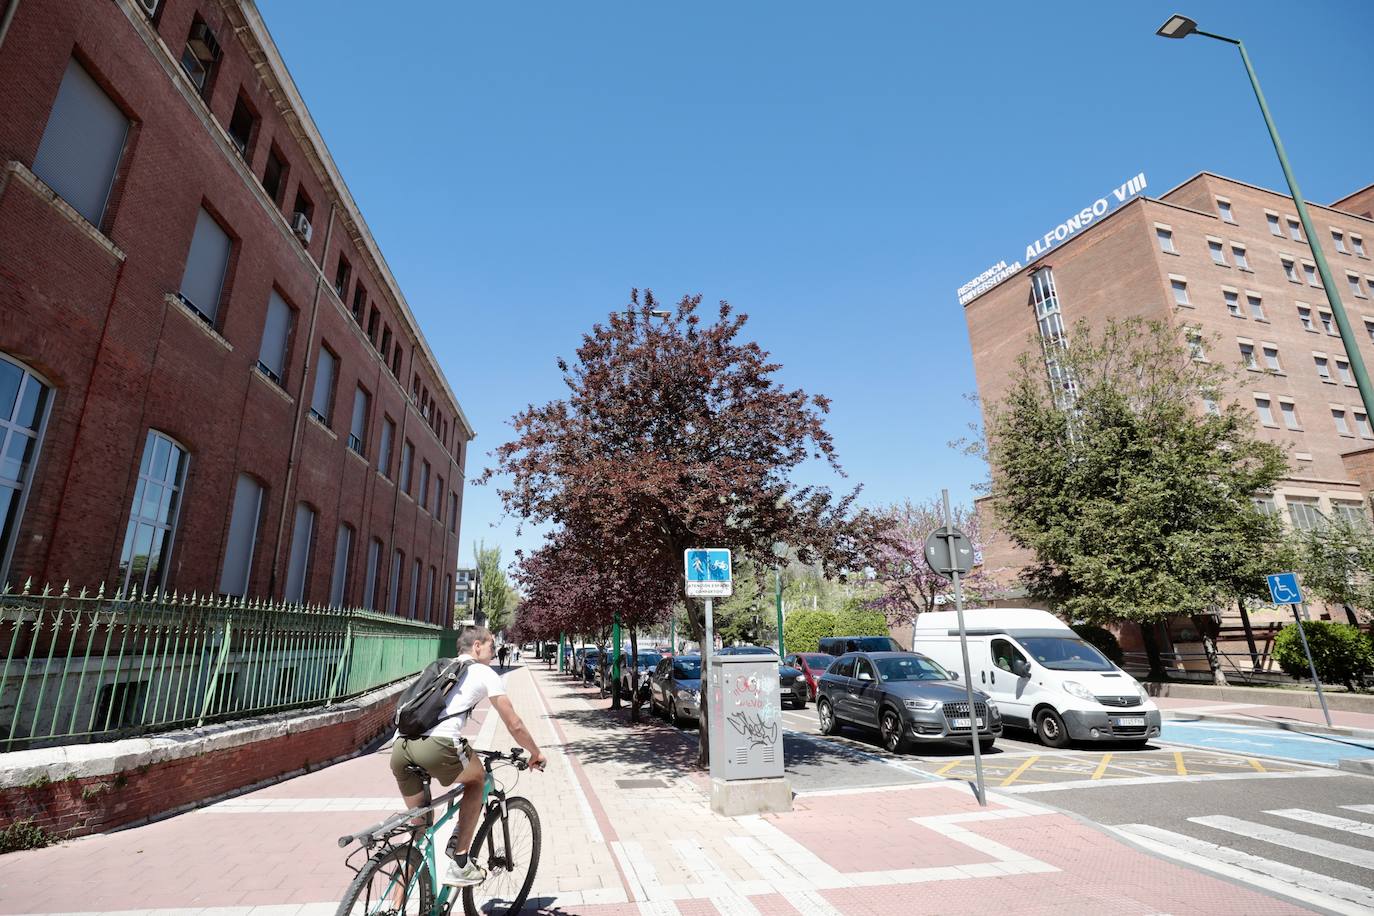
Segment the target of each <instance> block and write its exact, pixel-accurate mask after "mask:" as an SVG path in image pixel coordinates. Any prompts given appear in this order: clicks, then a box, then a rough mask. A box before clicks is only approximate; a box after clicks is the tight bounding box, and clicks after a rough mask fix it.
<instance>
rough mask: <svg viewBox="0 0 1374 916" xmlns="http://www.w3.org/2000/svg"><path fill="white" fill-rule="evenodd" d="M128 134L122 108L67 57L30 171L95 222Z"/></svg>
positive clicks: (102, 210)
mask: <svg viewBox="0 0 1374 916" xmlns="http://www.w3.org/2000/svg"><path fill="white" fill-rule="evenodd" d="M128 136H129V119H128V118H126V117H124V112H122V111H120V110H119V106H117V105H115V103H114V102H112V101H111V100H110V97H109V96H108V95H106V94H105V91H104V90H103V89H101V88H100V86H99V85H97V84H96V81H95V80H94V79H92V78H91V75H90V74H89V73H87V72H86V69H85V68H84V67H82V66H81V65H80V64H79V63H77V62H76V59H75V58H72V59H71V60H69V61H67V72H66V73H65V74H63V76H62V85H61V87H60V88H59V89H58V90H57V99H56V101H54V102H53V106H52V111H51V112H50V113H49V114H48V124H47V126H46V127H45V128H43V139H42V140H41V141H40V142H39V144H38V154H37V155H36V156H35V157H34V160H33V173H34V174H35V175H37V176H38V177H39V178H41V179H43V181H44V183H46V184H47V186H48V187H50V188H52V189H53V191H54V192H55V193H56V194H57V196H58V197H61V198H62V199H63V200H65V201H66V202H67V203H69V204H71V205H72V208H73V209H74V210H76V212H77V213H80V214H81V215H82V216H84V217H85V218H86V221H87V222H89V223H90V224H91V225H93V226H99V225H100V224H101V221H102V220H103V219H104V217H105V205H106V204H107V203H108V201H109V199H110V189H111V188H112V187H113V186H114V180H115V175H116V174H117V173H118V171H119V160H120V158H121V157H122V156H123V154H124V142H125V140H126V139H127V138H128Z"/></svg>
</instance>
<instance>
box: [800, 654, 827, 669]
mask: <svg viewBox="0 0 1374 916" xmlns="http://www.w3.org/2000/svg"><path fill="white" fill-rule="evenodd" d="M800 657H801V658H804V659H806V664H807V667H809V668H810V669H811V670H812V671H824V670H825V669H826V668H829V667H830V666H831V665H832V664H833V663H834V661H835V656H833V655H826V654H825V653H824V652H808V653H806V654H805V655H802V656H800Z"/></svg>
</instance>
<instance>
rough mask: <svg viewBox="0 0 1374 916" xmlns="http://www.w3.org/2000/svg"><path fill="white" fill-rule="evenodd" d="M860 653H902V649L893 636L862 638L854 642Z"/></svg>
mask: <svg viewBox="0 0 1374 916" xmlns="http://www.w3.org/2000/svg"><path fill="white" fill-rule="evenodd" d="M853 642H854V643H855V644H857V646H858V651H860V652H900V651H902V647H901V646H899V645H897V640H895V639H893V638H892V637H891V636H860V637H859V638H857V639H855V640H853Z"/></svg>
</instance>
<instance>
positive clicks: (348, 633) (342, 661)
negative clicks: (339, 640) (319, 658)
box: [324, 616, 353, 706]
mask: <svg viewBox="0 0 1374 916" xmlns="http://www.w3.org/2000/svg"><path fill="white" fill-rule="evenodd" d="M352 650H353V618H352V616H350V617H349V618H348V626H347V629H346V630H345V631H344V642H343V648H342V649H341V650H339V661H338V663H337V664H335V666H334V683H332V684H330V685H329V698H328V699H326V700H325V703H324V705H326V706H333V705H334V697H335V696H337V695H338V692H339V683H340V682H341V681H342V680H343V676H344V669H345V667H346V666H347V665H348V654H349V652H351V651H352Z"/></svg>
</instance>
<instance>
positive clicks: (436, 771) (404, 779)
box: [391, 738, 473, 795]
mask: <svg viewBox="0 0 1374 916" xmlns="http://www.w3.org/2000/svg"><path fill="white" fill-rule="evenodd" d="M472 759H473V756H472V749H471V748H469V747H468V742H467V739H466V738H459V739H458V744H456V745H455V744H454V743H453V740H452V739H451V738H397V739H396V743H395V744H394V745H392V747H391V773H392V775H393V776H395V777H396V785H398V786H400V789H401V793H402V794H403V795H419V794H420V792H421V791H422V790H423V789H424V787H425V783H424V780H423V779H421V778H420V776H419V775H418V774H416V773H414V772H412V771H411V770H409V769H407V767H408V766H410V765H411V764H414V765H416V766H418V767H422V768H423V769H424V770H426V771H427V772H428V773H429V775H431V776H433V777H434V778H435V779H437V780H439V782H440V783H442V784H443V785H446V786H450V785H453V781H454V780H455V779H457V778H458V777H459V776H460V775H461V774H462V772H463V770H464V769H466V768H467V765H468V761H470V760H472Z"/></svg>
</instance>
